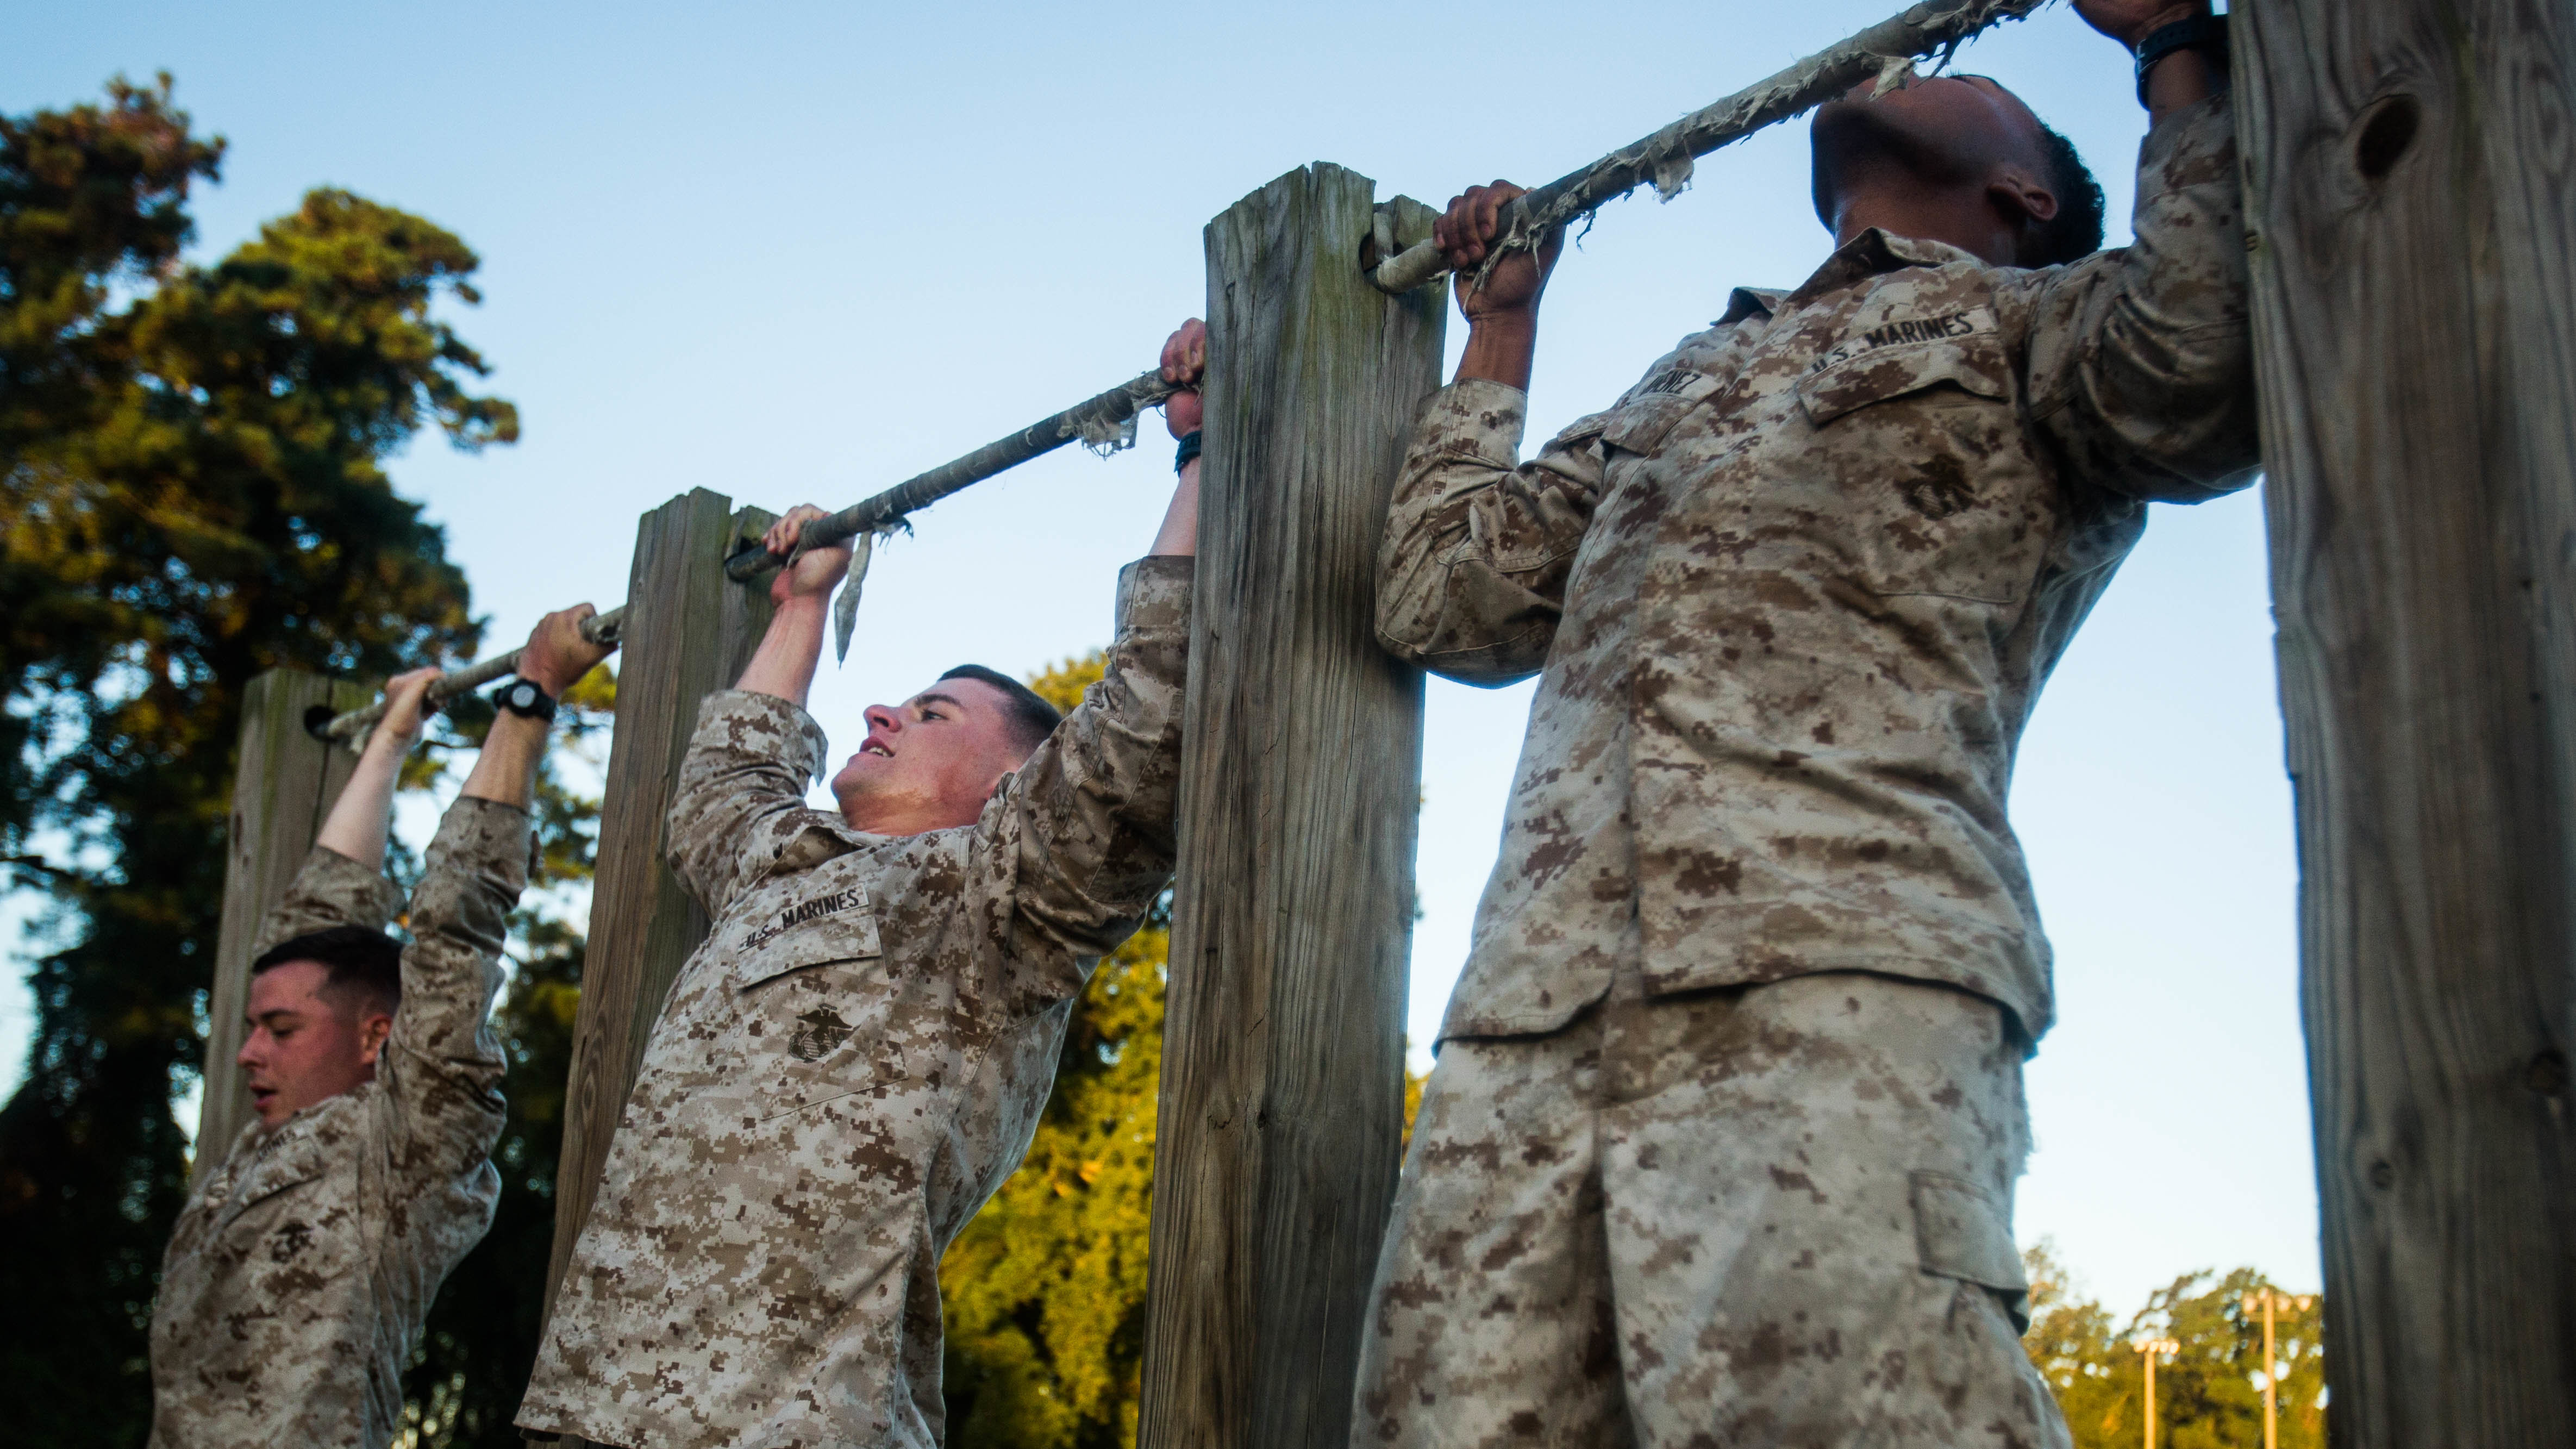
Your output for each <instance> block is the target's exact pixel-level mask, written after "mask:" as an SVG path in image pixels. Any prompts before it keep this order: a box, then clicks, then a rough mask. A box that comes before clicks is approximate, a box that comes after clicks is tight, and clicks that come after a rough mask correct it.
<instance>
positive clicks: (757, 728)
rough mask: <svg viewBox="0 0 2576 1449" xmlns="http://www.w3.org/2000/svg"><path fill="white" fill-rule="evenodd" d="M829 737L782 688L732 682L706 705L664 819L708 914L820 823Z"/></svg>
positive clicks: (676, 860) (678, 867) (719, 911)
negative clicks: (817, 803) (808, 802)
mask: <svg viewBox="0 0 2576 1449" xmlns="http://www.w3.org/2000/svg"><path fill="white" fill-rule="evenodd" d="M829 744H830V742H829V741H828V740H826V739H825V738H824V735H823V727H822V726H821V725H819V724H816V723H815V722H814V717H813V716H812V715H809V714H807V713H806V712H805V711H804V710H802V709H799V708H797V707H796V706H795V705H793V704H790V703H788V702H787V701H786V700H783V699H780V698H779V697H778V696H776V695H774V694H759V693H755V692H752V691H749V690H741V689H724V690H718V691H717V692H715V693H714V694H710V695H708V696H707V697H706V698H705V700H703V701H701V702H700V703H699V705H698V724H697V729H696V730H695V731H694V732H693V733H692V734H691V735H690V736H689V751H688V754H687V755H686V756H684V757H683V758H682V759H681V761H680V787H679V789H678V790H677V791H676V792H674V793H673V795H672V797H671V815H670V819H669V820H668V821H667V822H665V832H666V833H665V835H664V837H663V839H664V858H665V859H666V860H668V861H669V862H670V865H671V871H672V873H673V874H674V875H677V876H678V877H679V878H680V884H681V885H683V886H685V887H687V888H688V892H689V894H690V895H692V896H695V897H697V900H698V904H700V905H702V906H704V907H706V908H707V914H708V915H711V916H721V915H723V914H724V911H725V907H726V906H728V905H730V904H732V903H733V898H734V897H735V896H737V895H740V894H741V893H742V892H743V890H744V889H745V888H746V887H748V886H750V885H751V883H752V882H754V881H756V880H758V879H760V876H761V874H762V872H764V871H766V870H767V869H768V868H769V867H770V865H771V864H772V863H774V862H775V861H776V860H777V859H778V857H779V853H780V852H781V851H782V850H784V849H785V848H786V847H787V846H788V845H789V844H790V843H791V842H792V841H793V840H794V839H795V838H796V837H797V836H798V835H800V834H802V833H803V832H804V830H805V829H806V827H807V826H808V825H811V824H824V823H828V824H831V825H838V824H839V823H840V817H839V816H825V815H823V814H822V813H821V812H819V811H815V810H809V809H807V808H806V806H805V782H806V781H808V780H811V779H813V778H815V777H816V776H818V775H820V774H821V773H822V772H823V755H824V751H825V750H826V749H827V748H828V747H829Z"/></svg>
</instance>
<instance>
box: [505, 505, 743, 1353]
mask: <svg viewBox="0 0 2576 1449" xmlns="http://www.w3.org/2000/svg"><path fill="white" fill-rule="evenodd" d="M774 517H775V515H773V514H769V513H765V512H762V511H760V510H758V509H753V508H746V509H742V510H740V511H739V512H734V511H732V502H731V500H729V499H727V498H726V497H725V496H724V495H723V494H720V493H710V492H708V491H707V490H705V489H703V488H698V489H692V490H691V491H689V492H688V493H685V494H683V495H681V496H680V497H677V498H674V499H672V500H671V501H670V502H668V503H665V504H663V505H662V506H661V507H660V508H657V509H655V510H653V511H652V512H650V513H647V514H645V515H644V518H643V521H642V523H641V524H640V525H639V526H638V527H637V529H636V533H635V565H634V569H633V571H632V572H631V574H630V575H629V578H628V583H627V591H626V598H627V600H628V608H629V610H630V612H629V615H628V618H627V623H626V633H625V643H624V644H623V645H622V646H620V652H621V654H622V656H623V657H622V659H621V660H620V663H619V667H618V675H617V726H616V732H615V734H614V735H613V736H612V738H611V743H610V746H609V753H608V778H607V781H606V784H605V786H604V789H603V793H602V796H601V803H600V812H599V866H598V875H597V877H596V878H595V880H594V882H593V884H592V887H591V904H590V948H589V955H588V959H587V960H586V962H585V963H584V965H583V968H582V982H581V1007H580V1010H579V1011H578V1013H577V1014H576V1015H575V1017H574V1020H573V1055H572V1078H571V1081H570V1082H569V1084H568V1085H567V1086H566V1088H565V1092H564V1139H563V1158H562V1160H561V1164H560V1166H559V1167H558V1168H557V1169H556V1174H555V1241H554V1252H553V1256H552V1258H551V1260H550V1262H549V1263H548V1265H547V1269H546V1302H547V1304H548V1306H549V1308H551V1306H552V1304H553V1302H554V1295H555V1287H556V1285H557V1284H559V1283H561V1282H562V1281H563V1274H564V1266H565V1264H566V1263H567V1262H568V1261H570V1258H571V1255H572V1247H573V1241H574V1239H576V1238H577V1237H579V1236H580V1233H581V1224H582V1221H583V1219H585V1218H587V1217H588V1216H589V1215H590V1204H591V1199H592V1198H593V1197H595V1196H596V1195H597V1194H598V1191H599V1174H600V1170H601V1168H602V1167H604V1166H605V1165H606V1163H607V1161H608V1145H609V1142H610V1141H611V1140H612V1139H613V1138H614V1137H615V1135H616V1131H617V1119H618V1115H619V1113H620V1112H621V1111H622V1110H623V1109H624V1108H625V1105H626V1095H627V1093H628V1092H629V1091H631V1090H632V1089H633V1088H634V1085H635V1072H636V1068H637V1066H638V1064H639V1063H641V1061H642V1060H643V1055H644V1041H645V1038H646V1037H647V1036H649V1035H650V1034H651V1033H652V1030H653V1020H654V1018H655V1017H656V1016H658V1015H660V1013H661V1010H662V999H663V998H664V997H665V996H667V995H668V994H669V993H670V989H671V982H672V980H673V978H675V977H677V976H678V975H679V973H680V967H681V965H682V964H683V963H685V962H686V961H687V960H688V959H689V953H690V952H692V951H694V950H696V949H697V947H698V943H699V942H700V941H702V940H704V939H706V934H707V927H708V922H707V917H706V912H704V911H702V910H700V909H698V905H697V903H696V902H695V901H692V900H690V899H689V896H688V893H687V892H685V891H683V890H681V889H680V883H679V881H678V879H677V878H676V877H674V876H673V875H672V874H671V870H670V867H668V866H666V865H664V864H663V863H662V831H663V821H664V817H666V816H667V815H669V813H670V809H671V796H672V792H673V791H674V790H675V789H676V788H677V786H678V782H679V776H680V759H681V756H682V755H683V754H685V753H686V752H687V749H688V743H689V732H690V730H691V728H692V727H693V726H694V725H695V724H696V722H697V715H698V702H699V701H700V700H702V699H704V698H706V697H707V696H708V695H709V694H711V693H713V692H715V691H716V690H719V689H726V688H730V687H731V686H732V684H733V681H734V680H735V678H736V677H737V676H739V675H740V674H741V673H742V668H743V666H744V665H745V664H746V663H748V662H750V659H751V652H752V650H753V649H754V648H756V647H758V645H759V643H760V635H761V631H762V630H764V629H766V628H768V627H769V615H770V604H769V583H768V580H767V579H762V580H760V581H759V582H756V583H748V584H745V583H736V582H734V581H732V580H730V579H728V578H726V577H725V571H724V560H725V556H726V555H727V554H729V553H731V552H732V551H733V547H734V542H735V540H736V539H739V538H745V537H748V538H757V537H759V536H760V533H761V531H762V530H764V529H766V528H767V527H768V526H769V524H770V523H771V522H772V521H773V519H774Z"/></svg>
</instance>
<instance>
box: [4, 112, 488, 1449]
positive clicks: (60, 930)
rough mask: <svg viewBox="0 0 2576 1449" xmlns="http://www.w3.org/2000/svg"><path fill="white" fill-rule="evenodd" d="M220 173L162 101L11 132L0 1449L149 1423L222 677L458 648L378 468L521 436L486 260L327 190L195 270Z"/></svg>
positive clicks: (206, 873) (424, 546)
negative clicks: (20, 932)
mask: <svg viewBox="0 0 2576 1449" xmlns="http://www.w3.org/2000/svg"><path fill="white" fill-rule="evenodd" d="M222 155H223V143H222V141H221V140H220V139H215V140H202V139H199V138H198V137H196V136H195V135H194V134H193V132H192V130H191V124H190V120H189V117H188V116H187V114H186V113H185V112H183V111H180V110H178V109H177V108H176V107H175V106H173V105H172V98H171V88H170V83H169V80H168V77H166V76H164V77H162V78H161V80H160V83H159V84H158V85H157V86H155V87H152V88H148V89H147V88H141V87H136V86H131V85H128V84H126V83H124V82H123V81H121V80H120V81H117V82H113V83H111V84H110V86H109V87H108V96H107V103H106V104H104V105H81V106H75V107H71V108H69V109H66V110H61V111H39V112H35V113H33V114H30V115H25V116H16V117H0V701H4V702H5V708H0V861H5V863H6V868H7V871H8V874H9V876H10V878H11V880H12V883H13V886H14V887H15V888H19V889H25V888H30V887H32V888H34V889H37V890H41V891H43V892H45V893H47V894H48V895H49V896H50V897H51V899H52V901H53V903H54V905H55V907H56V911H55V915H54V918H53V922H52V940H53V941H54V943H55V944H57V945H58V946H59V949H56V950H54V951H53V952H52V953H51V954H48V955H46V956H44V957H42V958H41V959H40V960H38V961H37V962H36V963H35V967H34V971H33V973H32V977H31V984H32V986H33V988H34V993H35V998H36V1026H35V1033H34V1039H33V1042H32V1044H31V1049H30V1053H29V1063H28V1076H27V1080H26V1082H25V1084H24V1085H23V1086H22V1087H21V1088H20V1089H19V1090H18V1091H17V1092H16V1093H15V1094H14V1095H13V1096H12V1097H11V1098H10V1100H9V1102H8V1104H7V1106H6V1107H5V1108H0V1242H5V1243H6V1244H7V1245H8V1247H7V1250H6V1251H5V1252H0V1302H6V1303H8V1304H9V1305H11V1311H10V1312H9V1313H8V1314H6V1315H0V1382H6V1383H9V1384H11V1385H16V1386H28V1385H37V1384H41V1385H43V1386H44V1392H42V1393H27V1394H22V1395H20V1396H19V1398H18V1402H17V1404H16V1406H15V1408H14V1409H13V1412H12V1413H11V1414H9V1415H7V1416H0V1441H5V1442H9V1443H26V1444H44V1445H49V1446H74V1445H128V1444H139V1443H140V1442H141V1441H142V1438H143V1434H144V1431H145V1428H146V1426H147V1425H148V1423H149V1418H150V1412H151V1407H150V1406H151V1396H150V1393H149V1392H148V1387H147V1360H146V1345H145V1328H146V1326H147V1324H148V1322H149V1317H150V1312H151V1300H152V1292H153V1286H154V1279H155V1275H156V1273H157V1270H158V1268H159V1265H160V1257H161V1249H162V1246H163V1243H164V1242H165V1240H166V1239H167V1237H168V1233H169V1227H170V1223H171V1220H172V1218H173V1216H174V1215H175V1213H176V1211H177V1209H178V1206H179V1203H180V1201H181V1198H182V1195H183V1193H184V1189H185V1183H186V1174H187V1167H188V1163H187V1155H186V1153H187V1142H186V1138H185V1136H184V1134H183V1133H182V1132H181V1130H180V1128H179V1126H178V1124H177V1122H176V1121H175V1120H174V1119H173V1117H172V1115H171V1104H172V1101H173V1099H174V1097H175V1096H176V1095H177V1094H178V1093H180V1092H181V1091H182V1090H184V1088H185V1087H186V1085H187V1084H188V1082H189V1081H190V1079H191V1078H192V1076H193V1074H194V1073H195V1072H196V1070H197V1069H198V1066H199V1063H200V1061H201V1059H202V1055H203V1052H204V1028H203V1024H202V1016H203V1013H204V1010H205V1004H204V1003H205V992H206V989H207V986H208V977H209V974H210V967H211V961H212V959H213V947H214V939H215V930H216V923H217V919H218V916H219V914H220V910H221V902H222V893H223V878H222V871H223V865H222V862H223V859H224V850H223V839H224V827H225V817H226V813H227V804H228V795H229V790H230V783H231V778H232V773H233V762H232V758H231V756H232V751H233V742H234V734H235V730H236V727H237V717H238V712H239V706H240V695H241V690H242V687H243V685H244V684H245V683H246V682H247V681H248V680H249V679H250V678H251V677H252V676H253V675H255V674H258V673H259V672H261V671H262V670H266V669H269V668H272V667H275V666H278V665H295V666H299V667H302V668H306V669H312V670H317V671H322V672H328V673H337V674H344V675H352V676H357V677H382V676H385V675H388V674H391V673H393V672H395V671H396V670H398V669H401V668H403V667H407V666H410V665H414V664H420V663H425V662H430V661H432V660H452V659H454V658H457V657H460V656H462V655H465V654H467V653H470V651H471V650H472V648H473V646H474V645H475V644H476V643H477V642H478V635H479V632H480V631H479V628H478V626H477V625H476V624H475V622H474V621H473V619H472V618H471V617H470V615H469V613H468V607H467V605H468V598H467V591H466V586H465V580H464V578H463V576H462V575H461V574H460V573H459V572H458V570H457V569H456V567H455V566H454V565H453V564H451V563H450V562H448V560H447V557H446V552H445V540H444V538H443V536H442V535H441V533H440V531H439V530H438V529H437V528H436V527H435V526H433V525H431V524H429V523H427V522H425V521H424V520H423V519H422V518H421V517H420V510H419V507H418V505H416V504H413V503H410V502H408V501H406V500H404V499H402V498H400V497H398V496H396V495H395V493H394V492H393V489H392V487H391V485H390V483H389V482H388V480H387V479H386V477H385V474H384V472H383V469H382V466H381V465H382V461H383V459H384V458H385V457H386V456H387V455H388V454H390V453H391V452H393V451H394V450H395V449H397V448H399V447H401V446H402V445H403V444H404V443H405V441H406V440H408V439H409V438H410V437H411V436H412V435H413V434H414V433H416V432H417V431H419V430H421V429H422V428H426V427H432V426H435V427H437V428H439V429H440V430H441V431H443V432H444V433H445V434H446V435H447V436H448V437H449V439H450V440H451V441H452V442H454V443H455V444H456V445H457V446H459V447H463V448H468V449H472V448H479V447H482V446H484V445H486V444H488V443H494V442H508V441H511V440H512V439H514V438H515V437H516V436H517V432H518V420H517V415H516V413H515V412H514V411H513V410H512V408H511V407H510V405H509V404H508V403H506V402H502V401H499V400H497V399H493V398H488V397H480V396H476V395H474V394H473V393H471V392H469V391H468V387H469V386H470V384H471V383H472V381H473V379H475V378H477V377H479V376H481V375H482V374H483V373H484V371H485V369H484V365H483V362H482V359H481V358H480V357H478V356H477V355H476V354H475V353H474V351H473V350H472V349H471V348H470V347H467V346H466V345H465V344H464V343H463V342H462V341H461V340H460V339H459V338H458V337H457V336H456V334H455V333H454V331H453V330H452V329H451V328H449V327H448V326H447V325H446V324H445V323H443V322H440V321H438V320H436V318H435V317H433V315H432V306H433V303H434V302H435V301H436V300H437V299H438V298H439V297H441V296H442V295H452V296H454V297H456V298H458V299H460V300H462V301H467V302H472V301H474V300H476V297H475V293H474V290H473V288H472V286H471V284H470V281H469V279H470V278H471V276H472V275H473V273H474V271H475V269H476V267H477V265H478V262H477V259H476V258H475V256H474V254H473V252H472V251H470V250H468V249H467V248H466V246H465V244H464V243H463V242H461V241H459V240H458V239H457V238H456V237H454V236H452V235H450V234H449V233H447V232H446V231H443V230H441V229H440V228H438V227H437V226H434V225H432V224H431V223H429V222H426V221H423V220H421V219H420V218H418V217H415V216H410V215H408V214H406V213H403V212H401V211H397V210H394V209H393V208H390V207H386V206H382V205H379V204H377V203H375V202H371V201H368V200H365V199H364V198H361V197H357V196H353V195H351V194H349V193H347V192H345V191H338V190H331V189H322V190H316V191H314V192H312V193H310V194H309V195H307V196H306V197H305V198H304V202H303V205H302V206H301V207H300V208H298V210H297V211H296V212H294V213H293V214H292V215H288V216H283V217H280V218H278V219H276V220H274V221H272V222H269V223H268V224H267V225H265V226H263V227H262V228H261V229H260V233H259V235H258V236H257V237H256V238H255V239H253V240H252V241H250V242H247V243H245V244H244V245H242V246H240V247H238V248H236V249H235V250H234V251H233V252H231V253H230V254H229V255H227V256H226V257H224V258H223V259H222V260H221V261H219V262H216V263H214V264H212V265H195V264H189V263H185V262H183V261H182V260H181V253H182V251H183V249H184V248H185V246H186V245H187V243H188V241H189V240H190V237H191V234H192V227H191V223H190V221H189V218H188V213H187V200H188V196H189V192H190V189H191V187H192V186H194V185H195V184H196V183H198V182H200V181H211V180H214V179H215V178H216V176H217V174H218V170H219V166H220V162H221V159H222Z"/></svg>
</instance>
